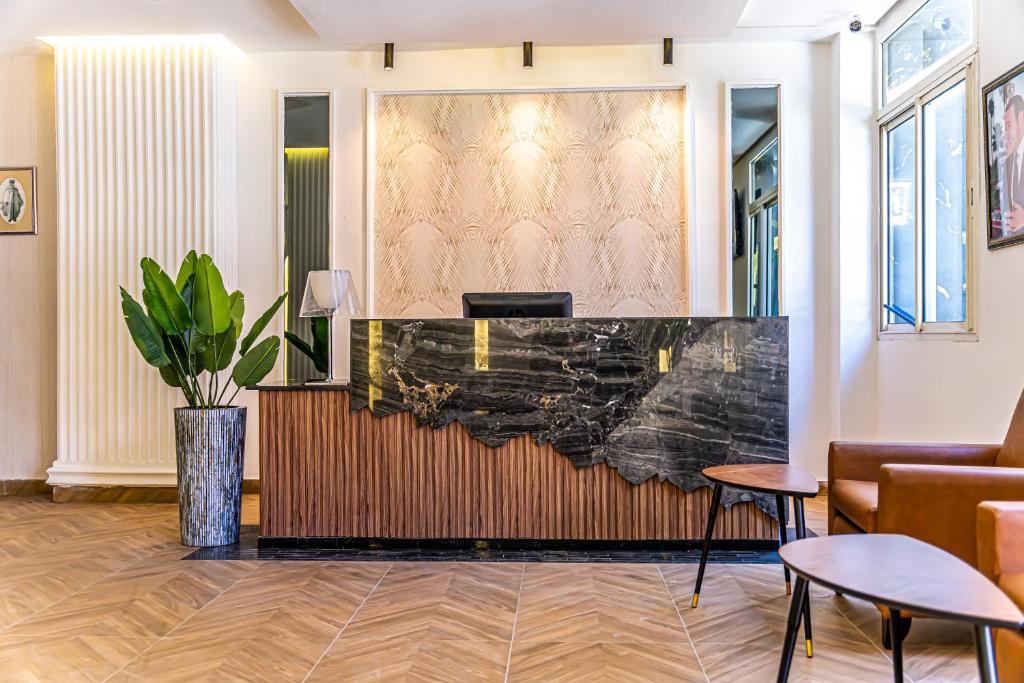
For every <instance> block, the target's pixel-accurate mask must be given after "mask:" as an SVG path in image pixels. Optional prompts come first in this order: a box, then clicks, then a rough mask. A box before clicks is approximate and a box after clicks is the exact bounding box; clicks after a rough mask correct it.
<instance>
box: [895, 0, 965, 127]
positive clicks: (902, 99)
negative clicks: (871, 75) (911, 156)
mask: <svg viewBox="0 0 1024 683" xmlns="http://www.w3.org/2000/svg"><path fill="white" fill-rule="evenodd" d="M978 1H979V0H968V4H969V5H970V8H971V30H970V32H969V35H968V40H967V43H965V44H964V45H963V46H962V47H960V48H959V49H957V50H955V51H953V52H951V53H949V54H948V55H946V56H945V57H944V58H942V59H941V60H940V61H938V62H936V63H935V64H932V65H931V66H929V67H928V68H927V69H924V70H922V71H921V72H920V73H918V74H916V75H915V76H914V77H913V78H911V79H910V80H908V81H907V82H906V83H905V84H904V86H903V87H902V88H901V89H900V92H899V93H898V94H897V95H896V96H895V97H893V98H892V99H891V100H888V101H887V100H886V98H885V95H886V92H885V63H886V61H885V43H886V41H888V40H889V39H890V38H892V37H893V36H894V35H896V33H897V32H899V30H900V29H901V28H903V27H904V26H906V24H907V22H908V21H910V20H911V19H913V18H914V15H916V14H917V13H918V12H920V11H921V10H922V9H924V6H925V5H927V4H928V3H929V2H931V0H917V2H914V3H913V4H912V5H910V7H909V9H908V10H907V12H906V13H905V14H903V15H902V16H901V18H900V20H899V21H898V22H897V23H895V25H893V26H892V27H891V28H889V30H887V31H884V32H883V31H879V35H878V40H877V41H876V44H875V64H877V65H878V67H877V69H876V73H877V74H878V79H877V83H876V93H875V98H876V99H875V101H876V102H877V103H878V105H877V106H878V118H879V119H881V118H883V117H886V116H889V115H890V114H892V113H893V112H894V111H896V110H902V109H903V108H904V107H906V106H907V104H909V103H910V102H912V101H913V100H914V99H916V95H917V94H918V93H920V92H921V89H922V88H923V87H925V86H926V85H927V84H929V83H932V82H934V81H936V80H942V76H943V75H944V74H947V73H949V72H950V71H952V70H953V67H954V65H957V64H961V63H963V62H965V61H967V60H968V59H969V58H971V57H973V56H974V55H975V53H976V52H977V51H978ZM886 23H888V22H886Z"/></svg>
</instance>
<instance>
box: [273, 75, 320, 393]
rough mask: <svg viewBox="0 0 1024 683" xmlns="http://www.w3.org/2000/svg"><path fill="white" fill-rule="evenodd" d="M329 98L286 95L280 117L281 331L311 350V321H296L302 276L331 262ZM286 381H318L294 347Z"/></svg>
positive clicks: (287, 353)
mask: <svg viewBox="0 0 1024 683" xmlns="http://www.w3.org/2000/svg"><path fill="white" fill-rule="evenodd" d="M330 111H331V107H330V95H328V94H313V95H305V94H303V95H284V96H283V97H282V106H281V115H282V116H283V121H282V129H283V131H284V135H283V138H284V139H283V149H282V150H281V164H282V167H281V168H282V173H281V177H282V180H283V181H282V183H281V192H282V193H283V195H282V198H281V204H282V206H283V207H284V216H283V218H284V226H283V229H284V236H283V239H284V287H285V289H286V290H287V291H288V299H287V301H286V302H285V315H284V318H285V331H287V332H293V333H294V334H296V335H298V336H299V337H301V338H302V339H303V340H304V341H305V342H306V343H307V344H310V345H312V342H313V334H312V328H311V327H310V320H311V319H310V318H300V317H299V310H300V309H301V308H302V295H303V292H304V291H305V289H306V275H307V274H308V273H309V271H311V270H328V269H329V268H330V267H331V266H330V261H331V164H330V158H331V150H330V137H331V136H330ZM284 371H285V377H286V378H288V379H290V380H308V379H320V378H321V377H322V374H321V373H319V372H318V371H317V370H316V368H315V367H314V366H313V363H312V361H310V360H309V359H308V358H307V357H306V356H305V355H303V354H302V353H301V352H300V351H299V350H298V349H297V348H296V347H295V345H294V344H286V345H285V357H284Z"/></svg>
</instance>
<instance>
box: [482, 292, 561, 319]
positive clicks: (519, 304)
mask: <svg viewBox="0 0 1024 683" xmlns="http://www.w3.org/2000/svg"><path fill="white" fill-rule="evenodd" d="M462 315H463V316H464V317H466V318H571V317H572V294H570V293H569V292H479V293H467V294H463V295H462Z"/></svg>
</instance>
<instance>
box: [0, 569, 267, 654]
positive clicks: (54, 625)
mask: <svg viewBox="0 0 1024 683" xmlns="http://www.w3.org/2000/svg"><path fill="white" fill-rule="evenodd" d="M256 566H257V565H256V564H255V563H251V562H218V563H204V562H177V561H172V562H168V563H165V564H163V565H159V566H157V565H146V566H142V567H133V568H129V569H126V570H124V571H122V572H119V573H117V574H114V575H113V576H110V577H108V578H105V579H103V580H101V581H98V582H96V583H94V584H92V585H90V586H88V587H87V588H85V589H83V590H81V591H79V592H77V593H75V594H73V595H71V596H70V597H68V598H67V599H65V600H62V601H60V602H58V603H56V604H55V605H53V606H51V607H48V608H47V609H45V610H43V611H41V612H39V613H37V614H35V615H34V616H32V617H30V618H28V619H26V620H24V621H22V622H21V623H18V624H16V625H14V626H12V627H11V628H9V629H8V630H7V631H6V633H7V634H8V635H93V636H122V637H146V636H163V635H166V634H167V633H168V632H169V631H171V629H173V628H174V627H175V626H177V625H178V624H180V623H181V622H182V621H184V620H185V619H187V618H188V617H190V616H192V615H193V614H195V613H196V612H197V611H198V610H199V609H200V608H202V607H203V606H204V605H205V604H206V603H208V602H209V601H211V600H213V599H214V598H215V597H217V596H218V595H219V594H220V593H221V592H223V591H224V590H226V589H227V588H228V587H230V586H231V585H233V584H234V583H235V582H237V581H238V580H240V579H241V578H242V577H244V576H245V575H247V574H249V573H251V572H252V571H254V570H255V569H256Z"/></svg>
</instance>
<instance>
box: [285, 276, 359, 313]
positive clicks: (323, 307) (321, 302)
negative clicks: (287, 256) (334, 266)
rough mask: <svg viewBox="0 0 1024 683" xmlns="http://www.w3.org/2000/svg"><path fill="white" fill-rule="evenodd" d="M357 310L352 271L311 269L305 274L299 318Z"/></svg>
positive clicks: (357, 301)
mask: <svg viewBox="0 0 1024 683" xmlns="http://www.w3.org/2000/svg"><path fill="white" fill-rule="evenodd" d="M358 312H359V297H358V296H357V295H356V288H355V284H354V283H353V281H352V273H350V272H348V271H347V270H311V271H309V275H307V276H306V292H305V293H304V294H303V296H302V308H301V309H300V310H299V317H300V318H322V317H330V316H334V315H338V314H341V315H355V314H356V313H358Z"/></svg>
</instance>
